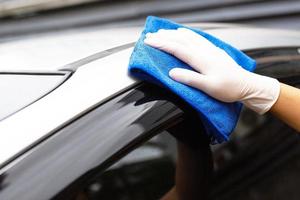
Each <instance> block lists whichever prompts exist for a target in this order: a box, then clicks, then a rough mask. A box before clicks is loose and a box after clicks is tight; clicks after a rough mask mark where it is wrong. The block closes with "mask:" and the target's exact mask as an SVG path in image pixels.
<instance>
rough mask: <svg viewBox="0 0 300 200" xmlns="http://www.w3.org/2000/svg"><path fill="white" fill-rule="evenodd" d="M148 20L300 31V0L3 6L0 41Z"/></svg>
mask: <svg viewBox="0 0 300 200" xmlns="http://www.w3.org/2000/svg"><path fill="white" fill-rule="evenodd" d="M147 15H157V16H162V17H167V18H170V19H174V20H176V21H178V22H226V23H243V24H245V23H246V24H250V25H257V26H263V27H276V28H284V29H299V28H300V23H299V21H300V1H299V0H284V1H280V0H184V1H182V0H163V1H162V0H98V1H96V0H0V37H1V39H4V37H13V36H19V35H24V34H35V33H40V32H48V31H58V30H59V31H61V30H67V29H79V28H83V27H99V28H100V27H101V28H102V27H104V26H118V27H120V26H133V25H141V24H143V22H144V19H145V17H146V16H147Z"/></svg>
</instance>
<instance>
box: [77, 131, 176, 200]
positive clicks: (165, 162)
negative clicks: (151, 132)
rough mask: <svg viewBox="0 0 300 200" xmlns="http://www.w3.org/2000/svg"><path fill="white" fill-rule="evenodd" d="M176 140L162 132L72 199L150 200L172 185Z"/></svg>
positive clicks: (94, 178)
mask: <svg viewBox="0 0 300 200" xmlns="http://www.w3.org/2000/svg"><path fill="white" fill-rule="evenodd" d="M175 157H176V147H175V140H174V139H173V137H171V136H170V135H169V134H168V133H167V132H165V133H162V134H160V135H158V136H156V137H154V138H152V139H151V140H149V141H148V142H146V143H145V144H143V145H142V146H140V147H139V148H137V149H135V150H134V151H132V152H131V153H129V154H128V155H127V156H125V157H123V158H122V159H121V160H119V161H118V162H117V163H115V164H114V165H112V166H111V167H110V168H108V169H107V170H106V171H105V172H103V173H99V174H97V175H95V176H94V177H93V178H92V179H91V180H89V181H88V183H87V184H85V185H84V186H83V187H82V189H81V190H80V191H78V193H77V194H76V195H75V197H74V200H84V199H86V200H96V199H97V200H100V199H102V200H111V199H114V200H141V199H143V200H153V199H159V198H160V197H162V196H163V195H164V194H165V193H166V192H167V191H169V190H170V188H172V186H173V185H174V175H175Z"/></svg>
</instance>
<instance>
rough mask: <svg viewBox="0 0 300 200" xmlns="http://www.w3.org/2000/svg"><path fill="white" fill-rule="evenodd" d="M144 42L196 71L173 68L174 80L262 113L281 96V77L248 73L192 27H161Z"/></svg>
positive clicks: (170, 74)
mask: <svg viewBox="0 0 300 200" xmlns="http://www.w3.org/2000/svg"><path fill="white" fill-rule="evenodd" d="M144 43H145V44H147V45H150V46H152V47H155V48H158V49H160V50H162V51H165V52H168V53H170V54H172V55H174V56H175V57H177V58H179V59H180V60H182V61H183V62H185V63H187V64H188V65H190V66H191V67H192V68H193V69H195V71H197V72H195V71H191V70H187V69H182V68H174V69H172V70H170V72H169V76H170V77H171V78H172V79H174V80H175V81H178V82H181V83H183V84H186V85H189V86H192V87H194V88H197V89H199V90H202V91H204V92H205V93H207V94H208V95H210V96H212V97H214V98H216V99H218V100H220V101H224V102H235V101H241V102H243V103H244V104H245V105H246V106H247V107H248V108H250V109H252V110H254V111H255V112H257V113H260V114H263V113H265V112H267V111H268V110H269V109H270V108H271V107H272V106H273V104H274V103H275V102H276V100H277V99H278V96H279V93H280V83H279V82H278V80H276V79H274V78H270V77H266V76H261V75H258V74H255V73H252V72H248V71H247V70H245V69H243V68H242V67H241V66H239V65H238V64H237V63H236V62H235V61H234V60H233V59H232V58H231V57H230V56H229V55H228V54H227V53H226V52H225V51H224V50H223V49H221V48H219V47H216V46H215V45H214V44H212V43H211V42H210V41H208V40H207V39H206V38H204V37H202V36H201V35H199V34H197V33H195V32H193V31H191V30H189V29H185V28H179V29H177V30H164V29H161V30H159V31H158V32H156V33H148V34H147V35H146V39H145V40H144ZM172 67H173V66H172ZM178 67H180V66H178ZM198 72H199V73H198Z"/></svg>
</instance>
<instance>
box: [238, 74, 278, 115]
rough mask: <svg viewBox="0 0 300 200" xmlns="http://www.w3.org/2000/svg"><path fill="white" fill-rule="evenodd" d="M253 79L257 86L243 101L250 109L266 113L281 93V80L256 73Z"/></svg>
mask: <svg viewBox="0 0 300 200" xmlns="http://www.w3.org/2000/svg"><path fill="white" fill-rule="evenodd" d="M254 76H255V78H254V79H252V80H253V81H254V82H252V84H253V85H255V88H254V89H252V93H250V94H249V95H248V96H247V97H246V98H245V99H244V100H242V102H243V103H244V105H245V106H246V107H248V108H249V109H251V110H253V111H255V112H257V113H259V114H261V115H262V114H265V113H266V112H268V111H269V110H270V109H271V107H272V106H273V105H274V104H275V102H276V101H277V99H278V97H279V94H280V82H279V81H278V80H277V79H275V78H270V77H266V76H261V75H258V74H255V75H254Z"/></svg>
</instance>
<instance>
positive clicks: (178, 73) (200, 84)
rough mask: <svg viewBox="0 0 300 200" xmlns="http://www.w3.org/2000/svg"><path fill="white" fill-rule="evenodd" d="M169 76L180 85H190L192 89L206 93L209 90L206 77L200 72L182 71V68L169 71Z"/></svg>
mask: <svg viewBox="0 0 300 200" xmlns="http://www.w3.org/2000/svg"><path fill="white" fill-rule="evenodd" d="M169 76H170V77H171V78H172V79H173V80H175V81H177V82H180V83H183V84H186V85H189V86H191V87H194V88H197V89H200V90H203V91H206V90H207V89H208V88H207V80H206V79H207V78H206V77H205V75H203V74H200V73H198V72H195V71H192V70H188V69H182V68H173V69H171V70H170V71H169Z"/></svg>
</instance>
